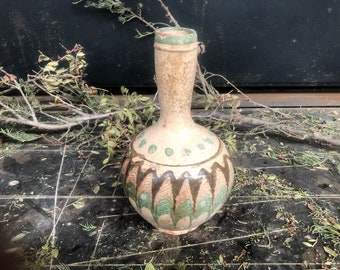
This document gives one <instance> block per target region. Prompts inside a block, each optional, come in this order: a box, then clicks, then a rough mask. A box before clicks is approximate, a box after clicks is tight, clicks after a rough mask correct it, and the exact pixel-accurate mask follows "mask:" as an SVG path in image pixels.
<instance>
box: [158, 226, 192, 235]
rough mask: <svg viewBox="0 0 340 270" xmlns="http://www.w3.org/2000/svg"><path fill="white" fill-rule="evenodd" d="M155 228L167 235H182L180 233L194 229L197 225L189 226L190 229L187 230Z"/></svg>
mask: <svg viewBox="0 0 340 270" xmlns="http://www.w3.org/2000/svg"><path fill="white" fill-rule="evenodd" d="M156 229H157V230H158V231H159V232H161V233H166V234H169V235H182V234H186V233H189V232H192V231H194V230H196V229H197V227H195V228H190V229H187V230H164V229H161V228H156Z"/></svg>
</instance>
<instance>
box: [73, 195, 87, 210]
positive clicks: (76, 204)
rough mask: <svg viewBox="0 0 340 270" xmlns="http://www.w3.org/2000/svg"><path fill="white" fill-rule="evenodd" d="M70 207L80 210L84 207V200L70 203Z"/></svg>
mask: <svg viewBox="0 0 340 270" xmlns="http://www.w3.org/2000/svg"><path fill="white" fill-rule="evenodd" d="M72 206H73V207H74V208H76V209H80V208H82V207H84V206H85V202H84V198H80V199H78V200H76V201H75V202H74V203H72Z"/></svg>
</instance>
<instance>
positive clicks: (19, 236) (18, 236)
mask: <svg viewBox="0 0 340 270" xmlns="http://www.w3.org/2000/svg"><path fill="white" fill-rule="evenodd" d="M27 234H29V232H22V233H19V234H17V235H16V236H14V237H13V238H12V239H11V241H12V242H16V241H19V240H21V239H23V238H24V237H25V236H26V235H27Z"/></svg>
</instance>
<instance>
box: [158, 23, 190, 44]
mask: <svg viewBox="0 0 340 270" xmlns="http://www.w3.org/2000/svg"><path fill="white" fill-rule="evenodd" d="M155 42H157V43H161V44H170V45H184V44H191V43H195V42H197V33H196V31H195V30H193V29H191V28H185V27H162V28H158V29H157V30H156V31H155Z"/></svg>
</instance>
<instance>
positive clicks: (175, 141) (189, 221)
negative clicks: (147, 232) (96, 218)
mask: <svg viewBox="0 0 340 270" xmlns="http://www.w3.org/2000/svg"><path fill="white" fill-rule="evenodd" d="M154 48H155V73H156V84H157V88H158V99H159V104H160V117H159V119H158V121H157V123H156V124H155V125H153V126H151V127H149V128H147V129H146V130H144V131H143V132H142V133H141V134H139V135H138V136H137V137H136V139H135V140H134V141H133V142H132V143H131V144H130V146H129V149H128V152H127V154H126V157H125V160H124V162H123V165H122V169H121V175H122V177H123V181H124V189H125V192H126V195H127V196H128V198H129V200H130V202H131V204H132V206H133V207H134V208H135V210H136V211H137V212H138V213H139V214H140V215H141V216H142V217H143V218H144V219H145V220H147V221H148V222H149V223H151V224H152V225H153V226H154V227H155V228H157V229H158V230H159V231H161V232H165V233H168V234H175V235H179V234H184V233H187V232H189V231H192V230H194V229H195V228H197V227H198V226H199V225H201V224H202V223H204V222H205V221H207V220H208V219H210V218H211V217H212V216H213V215H214V214H215V213H216V212H217V211H218V210H219V209H220V208H221V206H222V205H223V204H224V203H225V201H226V200H227V198H228V195H229V193H230V190H231V188H232V186H233V181H234V170H233V166H232V163H231V161H230V155H229V153H228V151H227V149H226V147H225V145H224V143H223V142H222V141H221V140H220V139H219V138H218V137H217V136H216V135H215V134H213V133H212V132H211V131H210V130H208V129H206V128H205V127H203V126H200V125H198V124H196V123H195V122H194V121H193V120H192V118H191V112H190V110H191V101H192V93H193V87H194V80H195V73H196V64H197V50H198V44H197V35H196V32H195V31H194V30H192V29H187V28H175V27H166V28H161V29H158V30H157V31H156V33H155V45H154Z"/></svg>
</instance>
